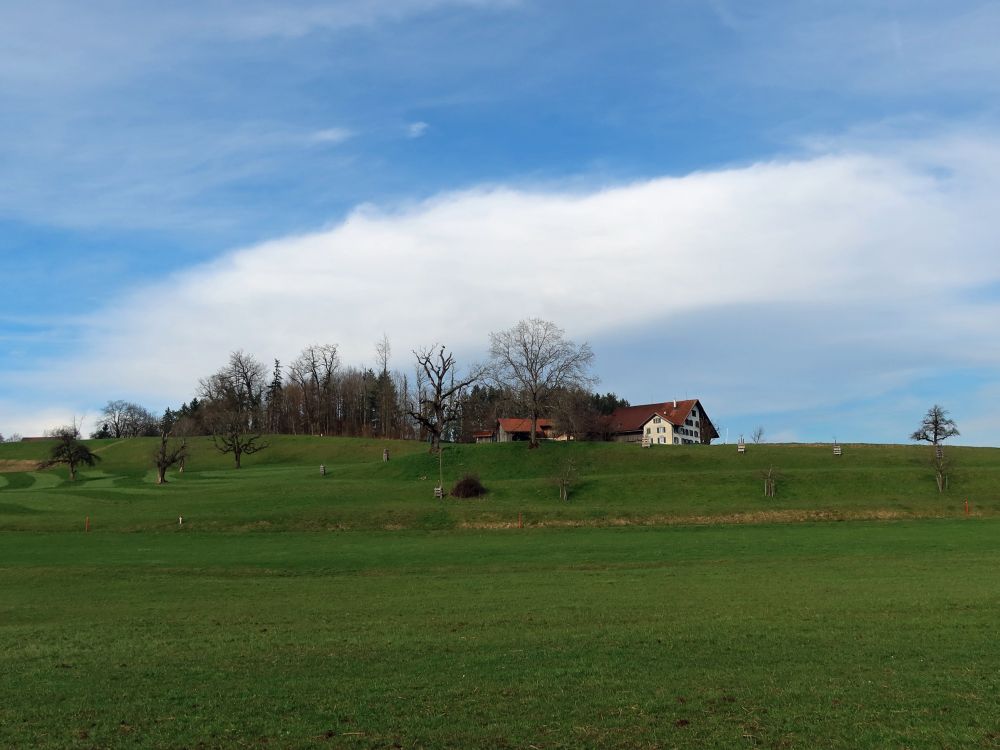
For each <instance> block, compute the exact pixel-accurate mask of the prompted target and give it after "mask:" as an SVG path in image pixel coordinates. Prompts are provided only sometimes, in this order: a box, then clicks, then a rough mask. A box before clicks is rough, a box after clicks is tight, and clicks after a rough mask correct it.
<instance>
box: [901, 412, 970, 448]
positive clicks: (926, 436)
mask: <svg viewBox="0 0 1000 750" xmlns="http://www.w3.org/2000/svg"><path fill="white" fill-rule="evenodd" d="M959 434H961V433H959V431H958V427H956V425H955V420H953V419H949V418H948V412H947V411H946V410H945V409H943V408H941V407H940V406H938V405H937V404H934V406H932V407H931V408H930V409H928V410H927V413H926V414H925V415H924V418H923V421H922V422H921V423H920V427H919V428H918V429H917V430H916V431H915V432H914V433H913V434H912V435H910V440H916V441H917V442H925V443H930V444H931V445H934V446H937V445H940V444H941V441H942V440H947V439H948V438H950V437H954V436H956V435H959Z"/></svg>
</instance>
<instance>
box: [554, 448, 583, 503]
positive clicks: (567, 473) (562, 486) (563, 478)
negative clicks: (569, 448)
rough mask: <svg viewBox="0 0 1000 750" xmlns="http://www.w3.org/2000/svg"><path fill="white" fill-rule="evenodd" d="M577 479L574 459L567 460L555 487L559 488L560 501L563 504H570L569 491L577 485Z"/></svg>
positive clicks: (557, 476) (560, 470)
mask: <svg viewBox="0 0 1000 750" xmlns="http://www.w3.org/2000/svg"><path fill="white" fill-rule="evenodd" d="M577 477H578V473H577V469H576V462H575V461H574V460H573V459H572V458H568V459H566V462H565V463H564V464H563V465H562V466H561V467H560V469H559V473H558V474H557V475H556V477H555V485H556V487H558V488H559V499H560V500H562V501H563V502H565V503H568V502H569V491H570V489H571V488H572V487H573V485H574V484H576V481H577Z"/></svg>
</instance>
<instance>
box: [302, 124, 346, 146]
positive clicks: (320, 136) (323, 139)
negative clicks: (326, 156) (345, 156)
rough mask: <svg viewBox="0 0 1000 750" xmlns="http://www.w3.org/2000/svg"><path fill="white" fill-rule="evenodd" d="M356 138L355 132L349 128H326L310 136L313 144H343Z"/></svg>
mask: <svg viewBox="0 0 1000 750" xmlns="http://www.w3.org/2000/svg"><path fill="white" fill-rule="evenodd" d="M353 136H354V132H353V131H351V130H349V129H347V128H326V129H324V130H317V131H316V132H315V133H312V134H311V135H310V136H309V140H310V141H312V142H313V143H325V144H336V143H343V142H344V141H346V140H348V139H349V138H351V137H353Z"/></svg>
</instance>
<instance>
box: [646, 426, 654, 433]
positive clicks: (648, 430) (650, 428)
mask: <svg viewBox="0 0 1000 750" xmlns="http://www.w3.org/2000/svg"><path fill="white" fill-rule="evenodd" d="M646 434H647V435H652V434H653V428H652V427H647V428H646Z"/></svg>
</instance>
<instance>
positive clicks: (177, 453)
mask: <svg viewBox="0 0 1000 750" xmlns="http://www.w3.org/2000/svg"><path fill="white" fill-rule="evenodd" d="M186 456H187V438H184V437H181V438H180V440H179V442H178V441H177V440H171V439H170V433H169V432H166V431H164V432H162V433H160V442H159V444H158V445H157V446H156V450H155V451H153V464H154V465H155V466H156V483H157V484H166V483H167V469H169V468H170V467H171V466H173V465H174V464H180V463H182V462H183V461H184V458H185V457H186Z"/></svg>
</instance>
